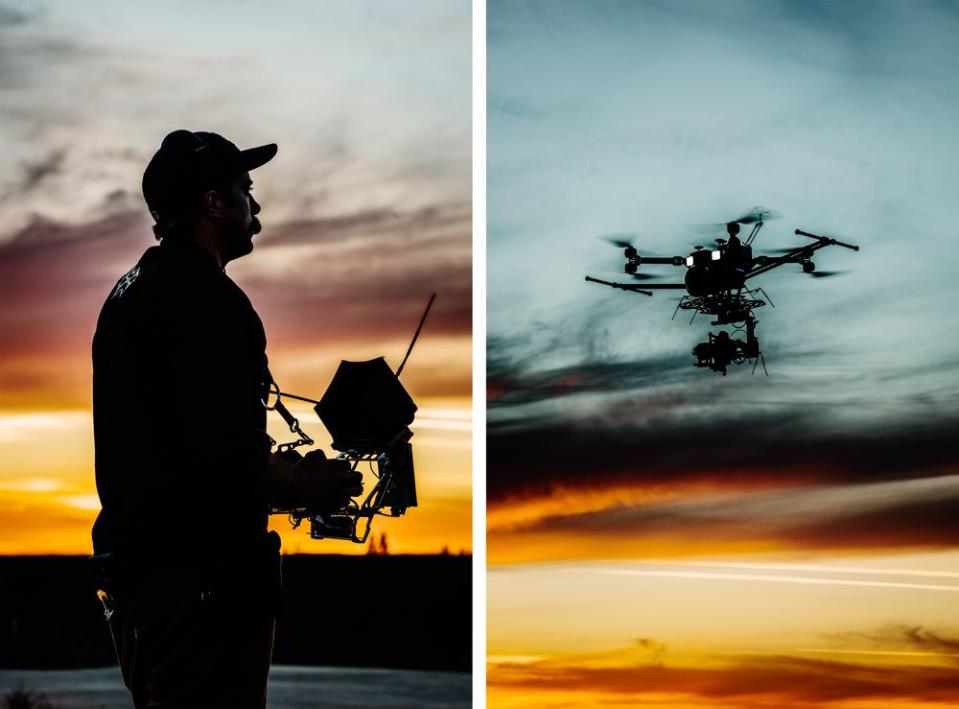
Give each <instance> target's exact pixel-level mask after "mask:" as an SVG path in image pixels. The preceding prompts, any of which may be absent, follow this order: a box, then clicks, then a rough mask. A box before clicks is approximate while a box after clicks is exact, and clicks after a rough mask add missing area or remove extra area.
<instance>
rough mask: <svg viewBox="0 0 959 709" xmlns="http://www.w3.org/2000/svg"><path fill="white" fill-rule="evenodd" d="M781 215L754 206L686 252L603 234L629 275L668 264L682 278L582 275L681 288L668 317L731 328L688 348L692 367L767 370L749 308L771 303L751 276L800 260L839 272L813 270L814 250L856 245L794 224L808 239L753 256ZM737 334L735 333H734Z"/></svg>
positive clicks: (806, 267)
mask: <svg viewBox="0 0 959 709" xmlns="http://www.w3.org/2000/svg"><path fill="white" fill-rule="evenodd" d="M780 217H781V215H780V214H779V213H778V212H776V211H775V210H773V209H766V208H764V207H754V208H753V209H752V210H750V211H749V212H748V213H746V214H745V215H743V216H741V217H739V218H737V219H733V220H732V221H729V222H726V223H725V224H722V225H716V226H717V227H718V226H725V229H726V235H727V238H718V239H716V240H715V242H716V248H713V249H706V248H704V247H703V246H696V247H695V249H694V250H693V252H692V253H690V254H689V256H685V257H684V256H646V255H642V254H640V253H639V252H638V251H637V249H636V247H635V246H634V245H633V243H632V242H631V241H630V240H628V239H626V238H623V237H622V236H616V235H614V236H609V237H605V238H606V240H607V241H609V242H610V243H612V244H614V245H615V246H618V247H620V248H622V249H623V254H624V256H625V257H626V264H625V267H624V271H625V272H626V273H627V274H628V275H629V276H631V277H632V278H633V279H634V280H646V279H650V278H656V276H655V275H654V274H648V273H646V272H645V271H642V270H641V267H642V266H643V265H645V264H650V265H670V266H679V267H683V266H685V268H686V276H685V278H684V282H683V283H643V284H637V283H616V282H612V281H604V280H601V279H599V278H593V277H592V276H586V280H587V281H588V282H590V283H599V284H600V285H604V286H609V287H611V288H617V289H619V290H624V291H630V292H632V293H640V294H643V295H647V296H652V295H653V291H654V290H683V291H685V293H684V294H683V295H682V297H681V298H680V299H679V304H678V305H677V306H676V310H675V311H673V318H675V317H676V314H677V313H678V312H679V311H680V310H688V311H692V317H691V318H690V323H692V321H693V319H695V317H696V315H700V314H702V315H709V316H711V317H712V320H711V324H712V325H719V326H722V325H730V326H731V327H732V331H731V332H727V331H725V330H721V331H719V332H718V333H715V334H714V333H712V332H710V333H709V335H708V339H707V340H706V341H705V342H700V343H698V344H697V345H696V346H695V347H693V350H692V354H693V357H695V362H694V363H693V364H694V366H696V367H702V368H705V369H710V370H712V371H714V372H720V373H722V375H723V376H725V375H726V372H727V369H728V368H729V365H731V364H743V363H744V362H751V363H752V364H753V370H752V371H753V373H755V372H756V366H757V365H758V364H760V363H762V365H763V371H764V372H766V374H767V375H768V374H769V371H768V370H767V369H766V360H765V358H764V357H763V354H762V350H761V349H760V347H759V339H758V338H757V337H756V326H757V325H758V324H759V321H758V320H757V319H756V316H755V315H754V313H753V311H754V310H756V309H757V308H761V307H762V306H764V305H766V303H767V302H768V303H769V304H770V305H772V306H773V307H775V304H774V303H773V302H772V299H771V298H770V297H769V295H768V294H767V293H766V291H765V290H763V289H762V288H761V287H759V286H755V287H752V285H751V283H750V281H751V280H752V279H753V278H755V277H756V276H760V275H762V274H764V273H768V272H769V271H771V270H773V269H774V268H778V267H780V266H783V265H785V264H787V263H794V264H799V266H801V267H802V272H803V273H805V274H808V275H810V276H813V277H816V278H822V277H827V276H833V275H839V273H841V272H839V271H818V270H816V264H815V263H814V262H813V260H812V259H813V254H814V253H815V252H816V251H819V250H820V249H823V248H825V247H827V246H842V247H844V248H847V249H852V250H853V251H859V247H858V246H855V245H853V244H847V243H845V242H842V241H839V240H837V239H834V238H832V237H830V236H820V235H817V234H811V233H809V232H808V231H803V230H801V229H796V231H795V234H796V235H797V236H803V237H806V238H809V239H811V240H812V243H804V244H802V245H800V246H796V247H794V248H787V249H781V250H780V251H779V252H777V253H779V255H768V254H759V255H753V249H752V244H753V242H754V241H755V240H756V236H757V235H758V234H759V232H760V230H761V229H762V228H763V225H764V224H765V223H766V222H767V221H770V220H772V219H779V218H780ZM743 226H751V230H750V232H749V234H748V235H747V236H745V238H743V237H742V236H740V234H741V231H742V227H743ZM737 335H739V337H737Z"/></svg>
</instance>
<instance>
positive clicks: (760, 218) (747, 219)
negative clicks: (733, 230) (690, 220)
mask: <svg viewBox="0 0 959 709" xmlns="http://www.w3.org/2000/svg"><path fill="white" fill-rule="evenodd" d="M782 216H783V215H782V214H780V213H779V212H777V211H776V210H775V209H767V208H766V207H753V208H752V209H751V210H749V211H748V212H747V213H746V214H743V215H742V216H741V217H738V218H736V219H730V220H728V221H725V222H711V223H708V224H694V225H693V230H695V231H696V232H698V233H700V234H714V233H715V232H717V231H719V230H725V229H726V225H727V224H729V223H730V222H737V223H739V224H755V223H756V222H768V221H772V220H773V219H782Z"/></svg>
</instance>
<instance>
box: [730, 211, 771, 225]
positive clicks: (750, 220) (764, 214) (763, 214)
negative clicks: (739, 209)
mask: <svg viewBox="0 0 959 709" xmlns="http://www.w3.org/2000/svg"><path fill="white" fill-rule="evenodd" d="M782 217H783V215H782V214H780V213H779V212H777V211H776V210H775V209H766V208H765V207H753V208H752V209H751V210H749V213H748V214H744V215H743V216H741V217H740V218H739V219H731V220H730V221H734V222H739V223H740V224H755V223H756V222H768V221H772V220H773V219H782Z"/></svg>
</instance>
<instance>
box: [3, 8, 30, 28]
mask: <svg viewBox="0 0 959 709" xmlns="http://www.w3.org/2000/svg"><path fill="white" fill-rule="evenodd" d="M33 16H34V15H33V14H31V13H27V12H24V11H23V10H21V9H19V8H15V7H9V6H7V5H0V27H15V26H17V25H24V24H26V23H27V22H29V21H30V20H31V19H32V18H33Z"/></svg>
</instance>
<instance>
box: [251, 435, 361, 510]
mask: <svg viewBox="0 0 959 709" xmlns="http://www.w3.org/2000/svg"><path fill="white" fill-rule="evenodd" d="M270 488H271V500H270V501H271V502H272V503H273V504H274V505H275V506H279V507H306V508H308V509H310V510H315V511H317V512H320V513H324V512H334V511H336V510H338V509H341V508H343V507H344V506H345V505H346V504H347V503H348V502H349V500H350V498H351V497H356V496H357V495H360V494H362V492H363V476H362V475H361V474H360V473H359V472H358V471H355V470H351V469H350V464H349V462H348V461H345V460H330V459H328V458H327V457H326V456H325V455H324V454H323V451H321V450H314V451H310V452H309V453H307V454H306V455H305V456H304V457H303V458H302V459H300V460H299V461H297V462H296V463H292V462H290V461H288V460H285V459H283V458H280V457H279V456H277V455H271V456H270Z"/></svg>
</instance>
